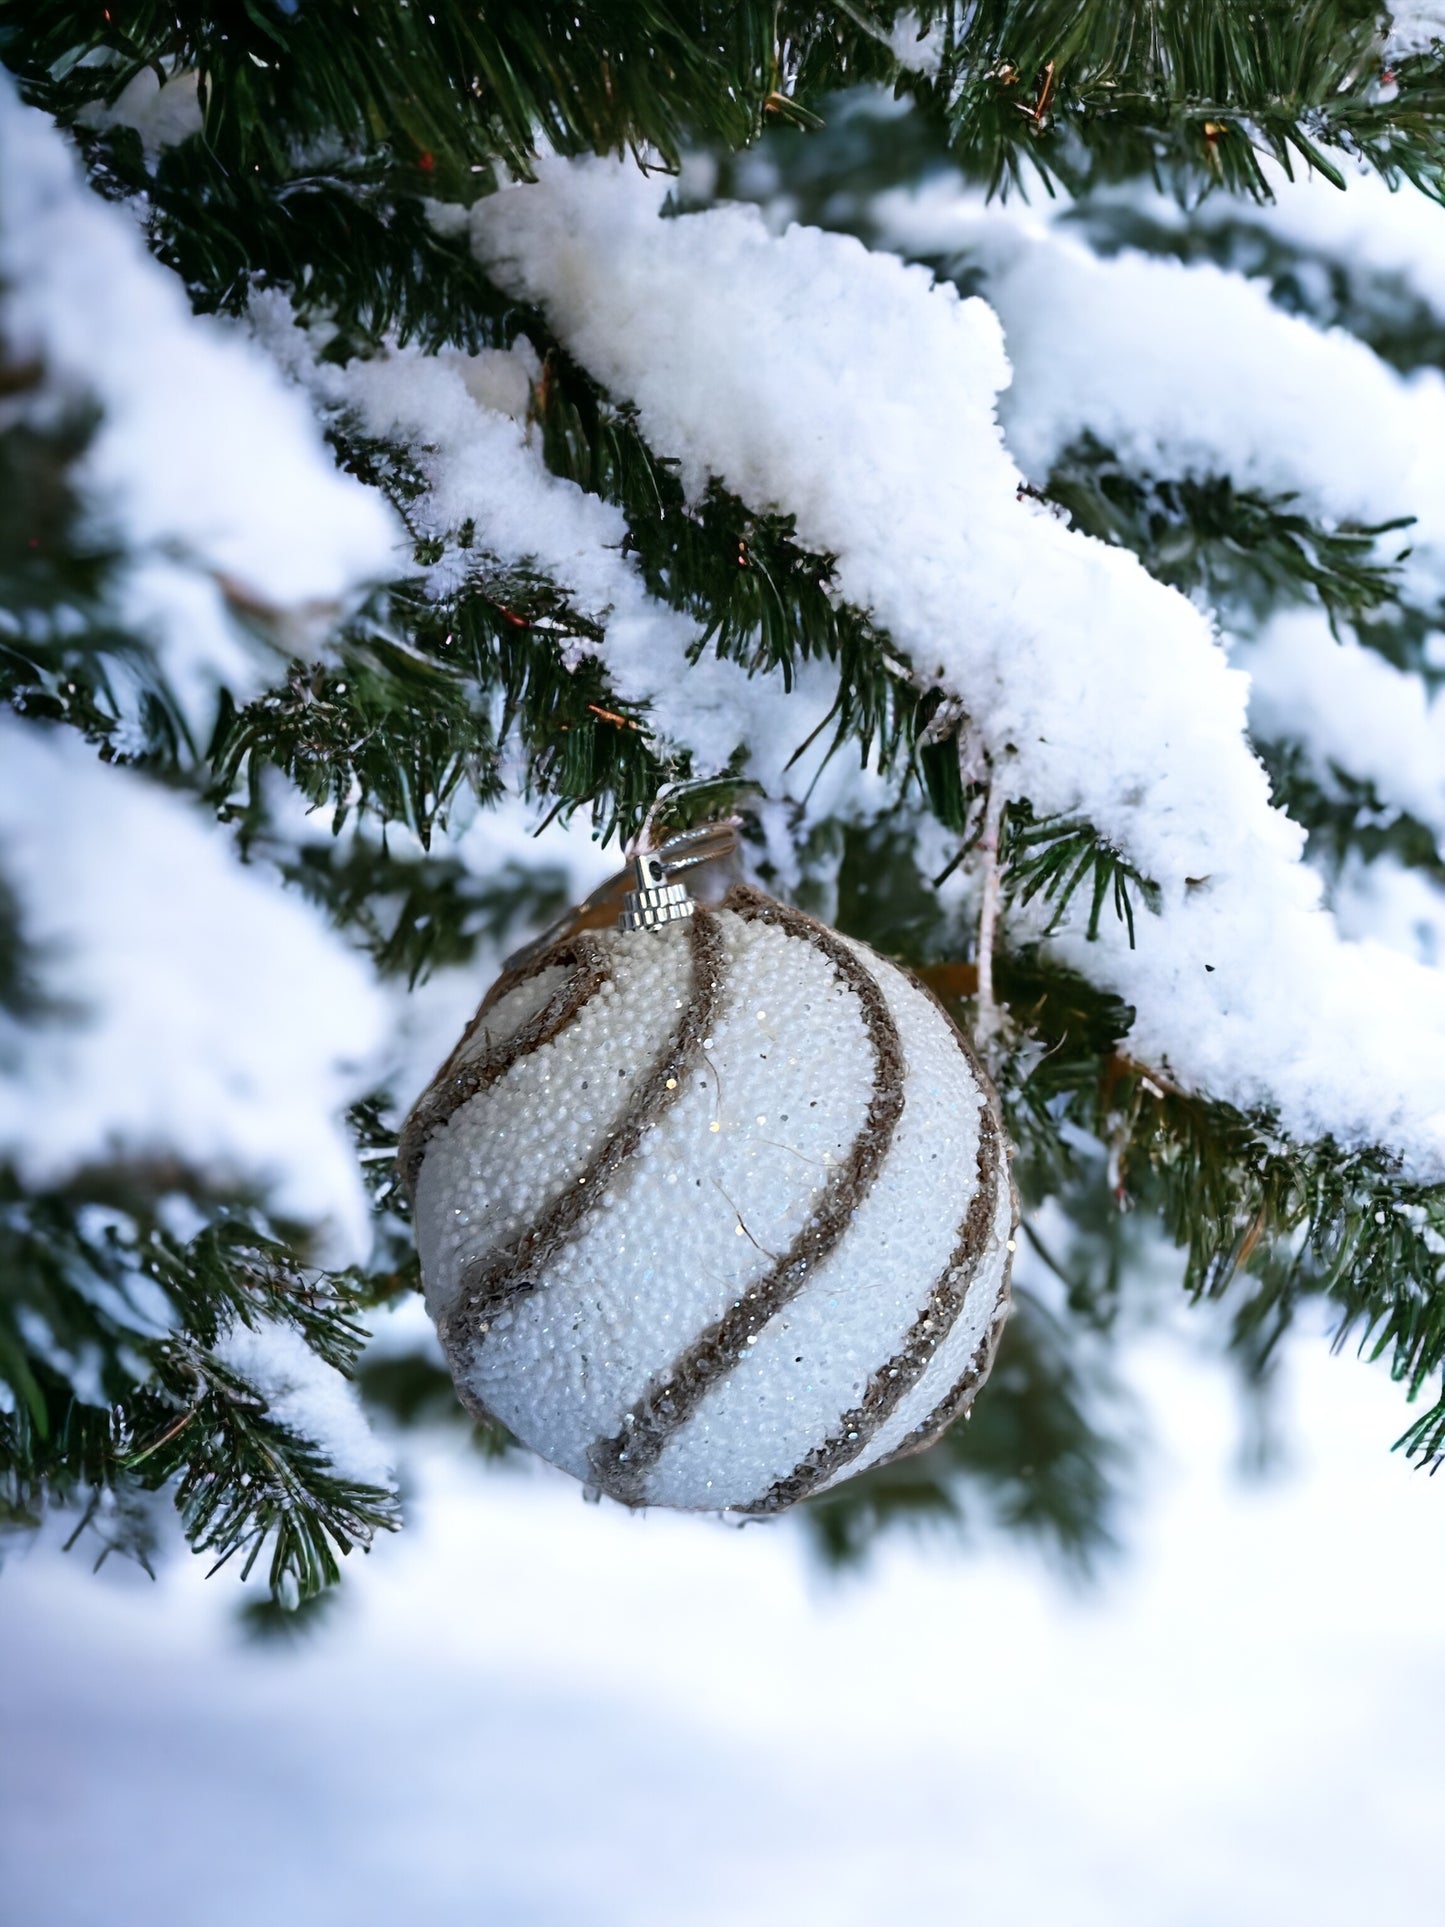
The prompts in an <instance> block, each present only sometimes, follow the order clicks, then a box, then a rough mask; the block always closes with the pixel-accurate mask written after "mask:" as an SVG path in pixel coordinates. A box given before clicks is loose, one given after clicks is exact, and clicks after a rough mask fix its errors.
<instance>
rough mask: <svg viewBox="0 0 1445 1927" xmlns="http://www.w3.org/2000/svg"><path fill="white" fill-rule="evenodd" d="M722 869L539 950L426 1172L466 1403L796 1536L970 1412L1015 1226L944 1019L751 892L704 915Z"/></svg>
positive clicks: (415, 1146)
mask: <svg viewBox="0 0 1445 1927" xmlns="http://www.w3.org/2000/svg"><path fill="white" fill-rule="evenodd" d="M709 837H711V838H712V846H711V847H709ZM716 846H717V839H716V836H715V833H713V832H703V833H694V835H693V836H691V837H684V838H678V839H674V841H673V842H671V843H669V844H665V845H664V846H663V848H662V849H661V850H660V851H658V852H656V853H653V854H651V855H645V856H642V857H639V858H637V859H636V860H635V872H634V875H633V877H632V879H631V880H632V881H633V882H634V884H635V888H634V889H633V890H632V891H631V892H629V894H628V895H627V898H626V907H625V909H624V912H623V915H622V918H621V919H620V927H618V926H617V925H616V924H614V926H613V927H612V928H610V929H591V928H587V927H586V926H587V924H588V923H591V922H595V921H596V920H597V917H598V899H591V900H589V903H588V905H584V906H583V907H582V909H581V910H580V911H578V912H576V913H574V914H573V916H572V917H571V918H570V919H568V920H567V921H566V923H565V926H564V927H563V928H562V929H561V931H560V934H557V935H554V936H552V937H550V938H549V939H547V940H543V941H542V942H540V943H539V944H538V945H536V946H534V947H533V949H532V950H531V951H530V952H528V953H526V954H525V955H524V956H523V957H521V958H518V959H514V960H513V962H512V964H511V965H509V967H508V969H507V970H506V971H505V972H504V974H503V976H502V978H501V979H500V980H499V982H498V983H497V984H496V985H495V986H494V988H493V989H492V991H491V992H490V993H489V995H488V996H487V998H486V1000H485V1001H484V1002H483V1004H482V1006H481V1009H480V1010H479V1011H478V1013H477V1015H476V1017H475V1018H474V1019H473V1021H472V1023H471V1025H470V1027H469V1028H468V1030H467V1031H466V1033H465V1035H464V1036H463V1038H462V1040H461V1042H460V1043H459V1044H458V1046H457V1048H456V1050H455V1051H454V1052H453V1054H452V1056H451V1057H450V1058H449V1059H448V1061H447V1063H446V1064H445V1065H444V1066H443V1068H442V1070H441V1071H440V1072H439V1074H438V1076H437V1077H436V1079H435V1081H434V1082H433V1084H432V1086H431V1088H430V1089H429V1090H428V1091H427V1092H426V1093H425V1095H424V1096H423V1097H422V1099H421V1100H420V1102H419V1103H418V1105H417V1107H416V1109H415V1111H414V1112H413V1113H412V1116H411V1117H410V1119H409V1120H408V1123H407V1127H406V1130H405V1132H404V1134H403V1139H402V1151H401V1157H402V1166H403V1171H404V1174H405V1176H406V1179H407V1182H408V1184H409V1185H410V1186H411V1188H412V1192H413V1196H414V1199H415V1205H416V1234H417V1247H418V1250H419V1252H420V1256H421V1266H422V1275H423V1279H424V1282H425V1288H426V1298H427V1307H428V1310H429V1311H430V1313H431V1315H432V1317H433V1319H434V1320H435V1321H436V1324H437V1328H438V1330H439V1332H440V1334H441V1337H442V1341H443V1344H444V1347H445V1350H446V1354H447V1359H448V1362H449V1364H450V1367H451V1372H452V1376H453V1378H454V1380H455V1382H456V1385H457V1389H458V1392H459V1394H460V1396H461V1398H462V1400H463V1402H464V1403H465V1404H466V1405H467V1406H468V1407H469V1408H470V1409H472V1410H473V1411H475V1412H477V1413H479V1414H488V1415H492V1416H495V1417H496V1418H497V1419H500V1420H501V1421H502V1422H503V1423H504V1424H505V1425H506V1426H507V1427H508V1428H509V1429H510V1430H511V1431H512V1432H514V1433H515V1434H516V1436H517V1437H518V1438H520V1439H521V1440H523V1441H524V1442H525V1443H526V1444H528V1445H530V1446H532V1447H533V1448H534V1449H535V1450H536V1451H538V1452H540V1453H541V1454H542V1456H543V1457H544V1458H547V1459H550V1460H551V1461H552V1462H553V1464H555V1465H559V1466H562V1467H563V1468H564V1469H565V1470H566V1471H568V1472H571V1473H573V1474H574V1475H575V1476H576V1477H577V1478H579V1479H582V1480H584V1481H586V1483H587V1484H588V1485H590V1486H594V1487H600V1488H601V1489H602V1490H603V1491H606V1492H609V1493H611V1494H612V1495H613V1496H614V1497H615V1498H618V1499H620V1500H622V1501H623V1502H624V1503H626V1504H629V1505H669V1506H683V1507H692V1508H702V1509H724V1508H731V1509H735V1510H737V1511H740V1512H745V1513H771V1512H778V1511H782V1510H783V1509H785V1508H786V1507H787V1506H790V1505H792V1504H794V1503H795V1502H796V1501H797V1500H799V1499H803V1498H806V1497H808V1496H809V1495H810V1494H812V1493H815V1492H821V1491H823V1490H825V1489H826V1488H827V1487H829V1486H831V1485H834V1484H836V1483H837V1482H838V1481H839V1480H840V1479H843V1478H846V1477H849V1476H850V1475H851V1474H853V1473H855V1472H860V1471H863V1470H864V1469H866V1468H867V1467H869V1466H873V1465H878V1464H881V1463H883V1462H884V1461H886V1460H889V1459H893V1458H897V1457H899V1456H901V1455H903V1454H905V1453H908V1452H914V1451H918V1450H921V1449H922V1448H923V1447H924V1446H926V1445H929V1444H931V1443H932V1442H933V1440H934V1439H935V1438H937V1437H938V1435H939V1434H940V1433H941V1432H942V1430H943V1429H944V1427H945V1426H946V1425H948V1424H949V1422H950V1421H951V1420H952V1419H954V1418H956V1417H957V1416H958V1415H959V1414H960V1413H961V1412H962V1411H964V1410H965V1409H966V1408H967V1406H968V1405H969V1403H970V1402H971V1400H972V1397H973V1394H974V1392H975V1391H976V1390H977V1389H978V1387H979V1385H980V1384H982V1382H983V1380H984V1378H985V1377H986V1376H987V1374H988V1370H989V1367H990V1365H991V1363H992V1360H993V1354H994V1349H995V1347H996V1345H997V1343H998V1338H999V1333H1000V1331H1001V1329H1002V1325H1003V1320H1004V1317H1005V1315H1006V1311H1007V1304H1008V1278H1009V1265H1010V1258H1011V1253H1012V1249H1013V1230H1014V1226H1015V1223H1016V1208H1015V1198H1014V1191H1013V1185H1012V1181H1011V1179H1010V1176H1009V1168H1008V1150H1007V1146H1006V1143H1005V1139H1004V1134H1003V1129H1002V1125H1001V1123H1000V1120H999V1114H998V1109H997V1105H996V1101H995V1099H994V1096H993V1092H992V1090H991V1088H990V1086H989V1083H988V1080H987V1078H986V1077H985V1075H984V1073H983V1071H982V1069H981V1067H980V1065H979V1063H978V1060H977V1058H976V1057H975V1056H974V1053H973V1051H972V1050H971V1048H970V1047H969V1045H968V1043H967V1041H966V1040H965V1039H964V1038H963V1036H962V1035H961V1034H960V1033H959V1032H958V1030H957V1029H956V1028H955V1027H954V1025H953V1023H952V1022H951V1020H950V1019H949V1018H948V1016H947V1015H946V1013H945V1012H944V1010H943V1008H942V1006H941V1005H940V1004H939V1003H937V1001H936V1000H935V999H934V998H933V997H932V996H931V995H930V993H929V992H928V991H926V990H925V989H924V988H923V987H922V986H921V985H920V984H918V983H917V982H916V981H915V980H913V979H912V978H911V977H909V976H908V975H907V974H906V973H905V972H904V971H902V970H900V969H899V968H898V967H897V966H896V965H894V964H892V963H889V962H888V961H887V960H886V959H885V958H883V957H880V956H879V955H878V954H877V953H876V952H875V951H872V950H870V949H869V948H868V947H867V945H865V944H862V943H856V942H853V941H851V940H850V939H848V938H846V937H843V936H840V935H838V934H837V933H836V932H834V931H832V930H829V929H827V928H826V927H825V926H824V925H823V924H820V923H818V922H816V921H815V920H814V919H813V918H811V917H808V916H805V915H804V914H802V913H801V912H800V911H797V910H792V909H788V908H787V907H785V906H784V905H783V904H781V903H777V902H774V901H773V900H772V899H771V898H770V897H767V896H765V895H764V894H763V893H762V892H761V891H759V890H756V889H753V888H750V887H749V886H747V885H745V884H736V885H734V886H733V887H732V888H731V889H729V890H728V891H727V894H726V895H725V896H724V897H723V898H722V900H721V902H720V903H718V904H716V905H708V904H705V903H702V902H695V901H694V899H693V898H692V897H691V896H690V895H689V893H688V891H687V890H686V889H685V888H684V887H683V886H682V885H681V884H680V883H678V882H676V881H675V880H674V879H675V877H676V875H677V874H678V872H679V871H680V870H681V869H683V868H686V867H687V866H688V865H689V864H690V863H694V862H696V861H698V860H700V858H704V857H707V856H709V855H711V854H713V853H714V852H715V849H716ZM607 896H608V892H602V893H599V899H601V901H602V903H603V904H604V905H605V904H606V901H607Z"/></svg>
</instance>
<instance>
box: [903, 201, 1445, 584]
mask: <svg viewBox="0 0 1445 1927" xmlns="http://www.w3.org/2000/svg"><path fill="white" fill-rule="evenodd" d="M1327 191H1328V192H1330V193H1333V194H1335V195H1336V198H1337V199H1339V200H1341V201H1343V199H1344V196H1341V195H1339V193H1338V190H1336V189H1334V188H1329V189H1328V190H1327ZM1228 205H1230V206H1231V207H1233V206H1234V205H1235V203H1233V202H1231V203H1229V204H1228ZM872 213H873V217H874V219H875V220H876V222H877V224H878V228H879V231H880V233H881V235H882V237H883V239H884V240H885V242H886V244H887V245H889V246H892V247H896V248H899V249H900V250H902V251H903V252H905V253H907V254H911V255H915V256H917V255H926V256H928V257H930V258H939V257H944V258H946V257H948V256H951V255H958V256H966V258H967V261H968V264H969V266H970V268H971V269H972V270H973V271H975V272H977V271H980V270H981V271H982V274H983V283H984V293H985V295H986V297H987V299H988V301H989V303H990V305H991V306H992V307H993V308H994V310H995V312H996V313H997V315H998V317H999V320H1000V321H1001V322H1002V323H1003V329H1004V338H1005V342H1006V344H1007V350H1008V357H1009V362H1010V365H1011V367H1012V369H1013V383H1012V386H1011V388H1010V390H1009V392H1008V394H1007V395H1006V396H1005V397H1004V399H1003V401H1002V403H1001V405H1000V414H1001V417H1002V421H1003V429H1004V434H1005V437H1006V439H1007V442H1008V446H1009V448H1010V450H1011V452H1012V453H1013V455H1014V457H1015V458H1016V460H1017V461H1018V463H1019V465H1020V467H1021V468H1022V469H1023V471H1024V474H1025V475H1026V476H1027V477H1028V479H1029V480H1030V482H1033V483H1035V484H1038V485H1040V486H1042V485H1043V484H1044V483H1045V482H1046V481H1047V480H1048V477H1049V473H1050V471H1051V469H1052V468H1053V466H1054V464H1055V463H1056V462H1057V461H1058V460H1059V459H1060V457H1061V456H1063V455H1064V454H1065V453H1066V451H1067V450H1068V449H1069V448H1070V447H1071V446H1073V445H1075V444H1077V443H1079V442H1081V441H1082V440H1083V439H1084V438H1085V437H1092V438H1093V439H1094V440H1095V441H1096V442H1098V443H1099V444H1101V445H1102V446H1103V447H1105V448H1107V449H1110V450H1111V451H1112V452H1113V453H1114V454H1115V455H1116V456H1117V457H1118V458H1119V460H1120V461H1121V462H1122V463H1123V464H1124V465H1125V466H1126V467H1127V468H1130V469H1132V470H1133V471H1135V472H1136V473H1142V474H1146V475H1155V476H1161V477H1169V478H1178V477H1191V478H1199V479H1203V478H1207V477H1210V476H1216V475H1227V476H1229V477H1230V478H1231V479H1232V480H1233V481H1234V483H1235V484H1236V485H1237V486H1238V487H1240V488H1254V489H1259V490H1262V491H1263V492H1264V493H1266V494H1267V495H1271V496H1292V497H1294V498H1295V500H1296V501H1297V502H1298V503H1299V505H1300V506H1301V507H1303V508H1304V509H1305V510H1306V511H1307V512H1308V513H1311V514H1313V515H1316V516H1319V517H1321V518H1323V519H1324V520H1325V521H1326V522H1327V523H1340V522H1348V523H1355V524H1363V525H1375V524H1379V523H1384V522H1390V521H1393V520H1395V519H1397V518H1401V517H1413V518H1414V523H1413V526H1412V527H1410V528H1408V529H1402V530H1401V531H1399V532H1398V534H1397V535H1396V536H1395V537H1394V547H1395V549H1396V550H1397V551H1400V550H1404V549H1406V548H1411V549H1413V552H1414V553H1413V555H1412V557H1411V561H1410V563H1409V565H1408V578H1409V579H1411V580H1412V581H1413V582H1414V583H1415V584H1416V585H1418V587H1419V588H1420V589H1421V590H1422V591H1423V592H1424V593H1425V594H1428V595H1433V596H1438V595H1440V594H1441V593H1442V591H1445V376H1442V375H1441V374H1440V372H1439V371H1438V370H1436V369H1422V370H1420V371H1418V372H1417V373H1415V374H1414V375H1412V376H1409V377H1405V376H1402V375H1400V374H1397V373H1396V372H1395V371H1394V370H1393V369H1392V368H1390V367H1388V366H1387V365H1386V364H1385V363H1384V362H1383V361H1381V360H1380V358H1379V357H1378V356H1377V355H1376V354H1375V353H1374V352H1373V351H1372V350H1371V349H1370V348H1368V347H1367V346H1366V345H1365V344H1364V343H1363V342H1361V341H1357V340H1355V339H1354V338H1353V337H1352V336H1350V335H1347V334H1345V333H1344V332H1343V331H1341V330H1332V331H1330V332H1328V333H1326V332H1322V331H1321V330H1320V329H1318V328H1315V327H1312V326H1311V325H1310V324H1309V323H1308V322H1307V321H1303V320H1301V319H1300V318H1298V317H1297V316H1294V315H1290V314H1286V313H1284V312H1283V310H1282V309H1280V308H1278V307H1276V306H1275V305H1274V304H1273V303H1272V302H1271V300H1270V298H1269V294H1268V291H1267V290H1266V289H1265V288H1264V287H1263V286H1262V285H1260V284H1259V283H1256V282H1253V281H1248V280H1246V279H1245V278H1244V277H1243V276H1242V275H1239V274H1234V273H1230V272H1228V271H1226V270H1225V269H1222V268H1218V267H1216V266H1214V265H1213V264H1212V263H1209V262H1201V263H1196V264H1188V265H1186V264H1184V263H1181V262H1178V261H1169V260H1162V259H1158V258H1155V257H1152V256H1148V255H1143V254H1136V253H1132V252H1124V253H1121V254H1117V255H1114V256H1112V257H1110V258H1108V259H1100V258H1099V257H1098V256H1096V255H1094V254H1092V253H1091V252H1090V251H1089V249H1088V248H1086V247H1085V246H1083V245H1082V244H1081V243H1080V242H1078V241H1076V240H1073V239H1072V238H1070V237H1068V236H1067V235H1064V234H1061V233H1060V232H1058V231H1057V229H1054V228H1052V227H1050V225H1049V224H1048V223H1046V222H1045V221H1042V220H1040V219H1039V218H1038V217H1037V216H1035V215H1032V214H1029V213H1027V212H1023V211H1020V210H1019V209H1018V208H1016V207H1015V208H1008V209H998V208H991V207H985V205H984V204H983V201H982V198H981V196H979V195H977V194H975V193H973V192H972V191H970V190H968V189H966V188H964V187H963V186H962V185H961V184H960V183H958V182H956V181H952V180H948V179H944V180H941V181H935V182H932V183H930V184H928V185H927V186H925V187H924V188H922V189H919V190H917V191H911V190H899V191H895V192H892V193H889V194H885V195H881V196H879V198H878V200H877V201H876V202H875V203H874V204H873V208H872Z"/></svg>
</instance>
